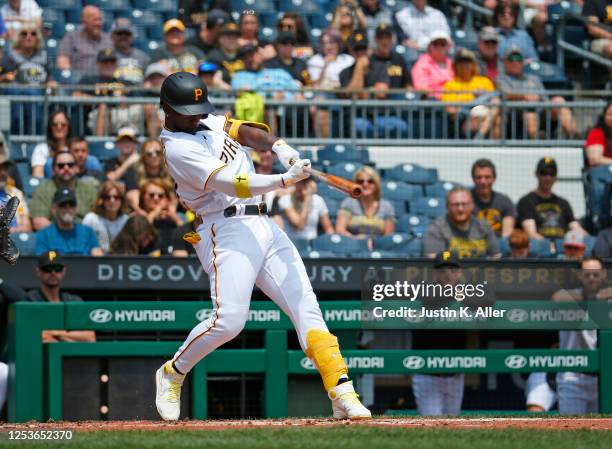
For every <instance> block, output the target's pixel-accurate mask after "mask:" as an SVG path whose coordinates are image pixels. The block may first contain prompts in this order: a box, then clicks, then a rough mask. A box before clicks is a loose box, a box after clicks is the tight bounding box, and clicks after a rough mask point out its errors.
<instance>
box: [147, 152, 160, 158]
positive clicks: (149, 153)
mask: <svg viewBox="0 0 612 449" xmlns="http://www.w3.org/2000/svg"><path fill="white" fill-rule="evenodd" d="M144 154H145V156H150V157H157V156H159V155H160V154H161V151H145V153H144Z"/></svg>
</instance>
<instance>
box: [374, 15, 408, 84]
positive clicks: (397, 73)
mask: <svg viewBox="0 0 612 449" xmlns="http://www.w3.org/2000/svg"><path fill="white" fill-rule="evenodd" d="M374 38H375V44H376V45H375V47H374V52H373V53H372V57H371V60H372V68H373V69H374V70H378V71H380V72H382V73H384V72H386V73H387V76H388V77H389V88H391V89H408V88H410V87H411V86H412V77H411V76H410V68H409V67H408V65H407V64H406V60H405V59H404V57H403V56H402V55H400V54H398V53H397V52H396V51H394V50H393V29H392V28H391V25H389V24H388V23H384V22H383V23H380V24H379V25H378V26H377V27H376V32H375V34H374ZM381 76H382V75H381Z"/></svg>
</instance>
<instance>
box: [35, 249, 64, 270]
mask: <svg viewBox="0 0 612 449" xmlns="http://www.w3.org/2000/svg"><path fill="white" fill-rule="evenodd" d="M52 266H60V267H62V268H63V267H64V266H65V265H64V259H63V258H62V256H60V255H59V254H58V253H57V252H55V251H47V252H44V253H42V254H41V255H40V256H39V257H38V268H45V267H52Z"/></svg>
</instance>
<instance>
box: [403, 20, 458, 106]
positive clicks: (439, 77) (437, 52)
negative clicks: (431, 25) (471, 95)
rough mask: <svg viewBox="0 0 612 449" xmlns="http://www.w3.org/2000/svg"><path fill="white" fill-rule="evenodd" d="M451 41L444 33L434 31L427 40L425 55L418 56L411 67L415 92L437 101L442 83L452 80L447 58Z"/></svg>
mask: <svg viewBox="0 0 612 449" xmlns="http://www.w3.org/2000/svg"><path fill="white" fill-rule="evenodd" d="M452 47H453V41H452V40H451V38H450V36H449V35H448V33H447V32H446V31H434V32H433V33H431V36H430V38H429V44H428V45H427V53H423V54H422V55H421V56H419V59H417V61H416V62H415V63H414V65H413V66H412V72H411V74H412V82H413V84H414V89H415V90H420V91H425V92H426V93H427V94H428V95H429V96H431V97H434V98H437V99H439V98H440V93H441V92H442V89H443V87H444V83H446V82H447V81H450V80H451V79H452V78H453V75H454V73H453V62H452V61H451V59H450V58H449V57H448V54H449V53H450V49H451V48H452Z"/></svg>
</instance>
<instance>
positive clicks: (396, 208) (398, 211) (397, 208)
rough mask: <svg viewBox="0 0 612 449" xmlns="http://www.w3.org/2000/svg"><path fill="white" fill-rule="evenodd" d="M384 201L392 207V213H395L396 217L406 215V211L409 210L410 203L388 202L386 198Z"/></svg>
mask: <svg viewBox="0 0 612 449" xmlns="http://www.w3.org/2000/svg"><path fill="white" fill-rule="evenodd" d="M385 199H386V200H387V201H389V202H390V203H391V205H392V206H393V212H395V216H396V217H397V216H401V215H404V214H406V213H408V211H409V210H410V203H409V202H408V201H403V200H390V199H388V198H385Z"/></svg>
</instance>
